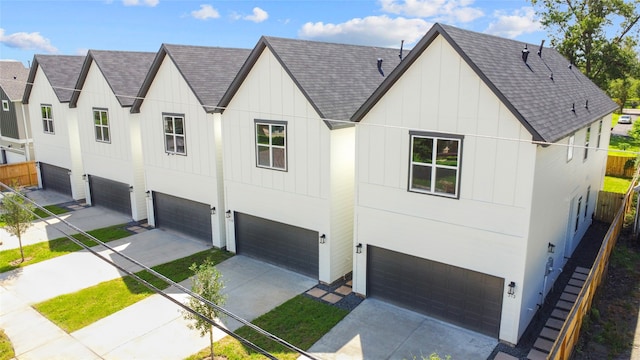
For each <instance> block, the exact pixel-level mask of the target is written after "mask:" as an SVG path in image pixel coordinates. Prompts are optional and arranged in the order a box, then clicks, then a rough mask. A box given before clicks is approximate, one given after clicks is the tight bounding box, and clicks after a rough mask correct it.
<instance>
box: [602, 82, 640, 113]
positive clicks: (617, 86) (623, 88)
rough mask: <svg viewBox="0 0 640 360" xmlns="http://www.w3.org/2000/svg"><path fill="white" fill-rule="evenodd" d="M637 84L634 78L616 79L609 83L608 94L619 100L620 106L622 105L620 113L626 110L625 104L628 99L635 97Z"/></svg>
mask: <svg viewBox="0 0 640 360" xmlns="http://www.w3.org/2000/svg"><path fill="white" fill-rule="evenodd" d="M636 82H637V80H635V79H633V78H623V79H615V80H613V81H611V82H610V83H609V88H608V90H607V93H609V96H611V97H612V98H614V99H616V100H617V102H618V105H620V111H622V109H623V108H624V104H625V103H626V102H627V99H628V98H630V97H633V92H634V91H635V89H634V86H635V83H636Z"/></svg>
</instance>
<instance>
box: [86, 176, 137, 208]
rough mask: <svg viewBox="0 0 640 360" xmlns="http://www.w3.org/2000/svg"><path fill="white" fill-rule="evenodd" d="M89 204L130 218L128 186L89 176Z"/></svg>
mask: <svg viewBox="0 0 640 360" xmlns="http://www.w3.org/2000/svg"><path fill="white" fill-rule="evenodd" d="M89 188H90V189H91V204H92V205H94V206H104V207H106V208H108V209H111V210H114V211H117V212H120V213H123V214H125V215H128V216H131V195H129V194H130V193H129V185H128V184H125V183H121V182H118V181H113V180H109V179H105V178H102V177H98V176H94V175H90V176H89Z"/></svg>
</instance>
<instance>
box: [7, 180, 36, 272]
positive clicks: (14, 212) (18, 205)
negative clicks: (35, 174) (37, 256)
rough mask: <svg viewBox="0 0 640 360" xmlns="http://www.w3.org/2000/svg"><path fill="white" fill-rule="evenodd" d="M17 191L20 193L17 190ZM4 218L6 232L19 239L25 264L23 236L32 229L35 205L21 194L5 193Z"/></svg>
mask: <svg viewBox="0 0 640 360" xmlns="http://www.w3.org/2000/svg"><path fill="white" fill-rule="evenodd" d="M16 191H18V192H19V191H20V190H19V189H16ZM2 210H3V212H4V214H3V215H2V218H3V219H4V222H5V226H4V228H5V230H6V231H7V232H8V233H9V234H11V235H14V236H16V237H17V238H18V244H19V245H20V256H21V258H22V260H21V262H24V250H23V249H22V235H23V234H24V233H25V232H26V231H27V229H29V227H31V225H32V222H31V221H32V220H33V213H32V211H33V205H31V203H29V202H27V201H25V200H24V198H23V196H22V195H21V194H19V193H14V192H10V193H5V194H4V196H3V198H2Z"/></svg>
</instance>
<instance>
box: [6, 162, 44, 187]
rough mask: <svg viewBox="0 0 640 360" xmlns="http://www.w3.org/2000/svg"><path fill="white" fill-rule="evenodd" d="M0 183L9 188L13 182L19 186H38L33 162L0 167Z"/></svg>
mask: <svg viewBox="0 0 640 360" xmlns="http://www.w3.org/2000/svg"><path fill="white" fill-rule="evenodd" d="M0 182H2V183H4V184H6V185H9V186H10V185H12V184H13V183H14V182H16V183H18V185H20V186H33V185H38V173H37V172H36V163H35V161H28V162H23V163H16V164H5V165H0Z"/></svg>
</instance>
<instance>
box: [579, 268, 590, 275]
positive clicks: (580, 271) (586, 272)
mask: <svg viewBox="0 0 640 360" xmlns="http://www.w3.org/2000/svg"><path fill="white" fill-rule="evenodd" d="M589 271H591V269H589V268H585V267H581V266H577V267H576V270H575V272H577V273H580V274H585V275H587V274H589Z"/></svg>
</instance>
